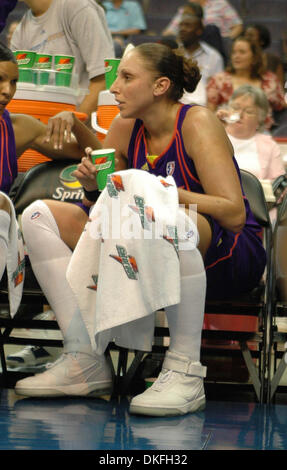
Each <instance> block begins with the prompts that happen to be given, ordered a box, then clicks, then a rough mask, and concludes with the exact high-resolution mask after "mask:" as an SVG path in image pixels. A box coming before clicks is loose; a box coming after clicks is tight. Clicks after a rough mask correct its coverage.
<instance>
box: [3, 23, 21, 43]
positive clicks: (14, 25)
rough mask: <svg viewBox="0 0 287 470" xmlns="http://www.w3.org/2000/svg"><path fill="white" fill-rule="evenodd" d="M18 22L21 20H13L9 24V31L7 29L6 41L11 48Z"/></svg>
mask: <svg viewBox="0 0 287 470" xmlns="http://www.w3.org/2000/svg"><path fill="white" fill-rule="evenodd" d="M18 24H19V21H12V23H10V24H9V26H8V31H7V35H6V42H7V46H8V47H9V48H10V47H11V39H12V36H13V33H14V31H15V29H16V28H17V26H18Z"/></svg>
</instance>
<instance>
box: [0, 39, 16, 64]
mask: <svg viewBox="0 0 287 470" xmlns="http://www.w3.org/2000/svg"><path fill="white" fill-rule="evenodd" d="M0 62H14V64H17V60H16V58H15V56H14V54H13V52H12V51H11V49H9V48H8V47H7V46H5V44H3V43H2V42H0Z"/></svg>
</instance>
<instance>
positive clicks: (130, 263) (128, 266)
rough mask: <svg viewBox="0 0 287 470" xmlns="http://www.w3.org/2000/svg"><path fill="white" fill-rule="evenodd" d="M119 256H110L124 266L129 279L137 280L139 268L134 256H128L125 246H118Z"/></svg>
mask: <svg viewBox="0 0 287 470" xmlns="http://www.w3.org/2000/svg"><path fill="white" fill-rule="evenodd" d="M116 248H117V252H118V256H117V255H110V257H111V258H113V259H114V260H116V261H118V262H119V263H121V264H122V266H123V268H124V270H125V273H126V275H127V277H128V278H129V279H135V280H137V273H138V267H137V263H136V260H135V258H134V257H133V256H130V255H128V253H127V250H126V249H125V247H124V246H120V245H116Z"/></svg>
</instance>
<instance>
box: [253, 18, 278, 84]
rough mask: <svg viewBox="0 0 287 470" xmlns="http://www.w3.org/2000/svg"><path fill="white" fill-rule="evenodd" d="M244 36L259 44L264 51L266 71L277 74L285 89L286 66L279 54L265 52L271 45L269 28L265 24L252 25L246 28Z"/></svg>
mask: <svg viewBox="0 0 287 470" xmlns="http://www.w3.org/2000/svg"><path fill="white" fill-rule="evenodd" d="M244 36H245V37H247V38H250V39H251V40H252V41H255V42H257V43H258V44H259V46H260V47H261V48H262V49H263V58H264V60H265V63H266V69H267V70H271V72H273V73H275V74H276V75H277V77H278V80H279V81H280V83H281V84H282V86H283V87H284V83H285V80H284V65H283V62H282V60H281V59H280V57H279V56H278V55H277V54H274V53H272V52H265V49H267V48H268V47H269V46H270V45H271V34H270V31H269V30H268V28H266V26H264V25H263V24H258V23H252V24H249V25H247V26H246V27H245V31H244Z"/></svg>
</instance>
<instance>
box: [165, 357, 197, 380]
mask: <svg viewBox="0 0 287 470" xmlns="http://www.w3.org/2000/svg"><path fill="white" fill-rule="evenodd" d="M162 368H163V369H171V370H174V371H175V372H181V373H183V374H187V375H194V376H196V377H206V367H205V366H203V365H202V364H201V363H200V362H192V361H190V360H189V359H188V358H183V357H180V356H178V357H177V355H176V354H173V353H170V352H167V353H166V356H165V359H164V361H163V366H162Z"/></svg>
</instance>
